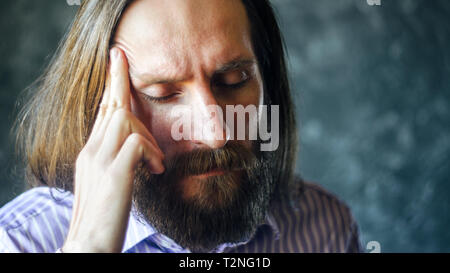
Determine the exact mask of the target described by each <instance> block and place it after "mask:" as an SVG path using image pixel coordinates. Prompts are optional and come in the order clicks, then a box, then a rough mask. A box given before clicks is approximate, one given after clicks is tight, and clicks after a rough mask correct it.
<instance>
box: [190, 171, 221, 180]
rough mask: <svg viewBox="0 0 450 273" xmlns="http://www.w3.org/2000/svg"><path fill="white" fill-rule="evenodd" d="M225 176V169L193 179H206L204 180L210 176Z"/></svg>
mask: <svg viewBox="0 0 450 273" xmlns="http://www.w3.org/2000/svg"><path fill="white" fill-rule="evenodd" d="M224 174H225V170H223V169H213V170H211V171H209V172H206V173H202V174H199V175H193V176H192V178H196V179H204V178H208V177H210V176H219V175H224Z"/></svg>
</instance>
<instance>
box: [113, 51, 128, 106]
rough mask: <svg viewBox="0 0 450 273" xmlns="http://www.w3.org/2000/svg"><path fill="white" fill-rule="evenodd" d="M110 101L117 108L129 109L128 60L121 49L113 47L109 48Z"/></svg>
mask: <svg viewBox="0 0 450 273" xmlns="http://www.w3.org/2000/svg"><path fill="white" fill-rule="evenodd" d="M111 56H112V66H111V68H112V69H111V100H112V101H111V102H112V103H114V102H115V103H116V105H117V107H118V108H121V107H123V108H125V109H126V110H128V111H131V105H130V101H131V100H130V96H131V93H130V79H129V76H128V62H127V61H126V58H125V55H124V54H123V52H122V50H120V49H119V48H117V47H114V48H113V49H112V50H111Z"/></svg>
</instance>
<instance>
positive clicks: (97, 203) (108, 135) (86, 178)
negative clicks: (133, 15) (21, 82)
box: [62, 48, 164, 252]
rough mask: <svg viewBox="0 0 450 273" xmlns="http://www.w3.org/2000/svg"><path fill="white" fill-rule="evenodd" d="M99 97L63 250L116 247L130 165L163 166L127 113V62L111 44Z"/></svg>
mask: <svg viewBox="0 0 450 273" xmlns="http://www.w3.org/2000/svg"><path fill="white" fill-rule="evenodd" d="M110 55H111V56H110V60H111V61H110V62H111V63H110V68H109V75H108V77H107V81H106V87H105V90H104V94H103V98H102V103H101V104H100V110H99V112H98V115H97V117H96V121H95V124H94V126H93V129H92V132H91V135H90V136H89V139H88V141H87V143H86V145H85V146H84V147H83V149H82V151H81V152H80V154H79V155H78V158H77V161H76V167H75V182H74V183H75V185H74V186H75V187H74V205H73V212H72V220H71V223H70V228H69V232H68V235H67V238H66V241H65V243H64V246H63V248H62V251H63V252H120V251H121V250H122V246H123V242H124V238H125V232H126V230H127V224H128V218H129V213H130V209H131V200H132V192H133V182H134V174H135V169H136V167H137V165H138V163H139V162H141V161H142V160H144V161H145V162H147V164H148V167H149V170H150V171H151V172H152V173H162V172H164V166H163V163H162V160H163V158H164V155H163V153H162V151H161V150H160V149H159V147H158V144H157V143H156V140H155V139H154V138H153V136H152V135H151V134H150V132H149V131H148V130H147V128H146V127H145V126H144V124H142V122H140V121H139V119H138V118H137V117H135V116H134V115H133V114H132V113H131V106H130V101H131V93H130V86H129V82H130V81H129V77H128V63H127V60H126V57H125V54H123V52H122V51H121V50H120V49H118V48H113V49H112V50H111V53H110Z"/></svg>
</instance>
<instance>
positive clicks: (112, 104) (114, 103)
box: [98, 48, 129, 140]
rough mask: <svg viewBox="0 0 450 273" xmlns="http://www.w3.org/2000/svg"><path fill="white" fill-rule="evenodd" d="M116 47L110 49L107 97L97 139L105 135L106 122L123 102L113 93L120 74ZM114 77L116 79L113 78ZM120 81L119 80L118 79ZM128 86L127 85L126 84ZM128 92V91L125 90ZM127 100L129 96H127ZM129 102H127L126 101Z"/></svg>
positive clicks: (115, 90)
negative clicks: (118, 72)
mask: <svg viewBox="0 0 450 273" xmlns="http://www.w3.org/2000/svg"><path fill="white" fill-rule="evenodd" d="M118 52H119V50H118V49H117V48H113V49H111V51H110V54H109V55H110V58H109V59H110V65H109V70H108V72H109V73H108V97H107V99H106V100H105V102H106V103H105V104H104V108H105V110H104V118H103V121H102V123H101V125H99V129H98V132H99V133H98V139H100V140H101V139H103V137H104V135H105V131H106V128H107V127H108V124H109V122H110V120H111V118H112V116H113V114H114V112H115V111H116V110H117V109H118V108H119V107H120V105H122V104H123V103H122V102H121V101H120V99H118V96H117V94H113V92H116V93H117V92H118V88H115V85H116V84H117V82H118V81H119V80H117V77H120V75H118V74H117V71H116V70H117V66H120V64H118V62H120V61H121V60H120V58H118V55H117V54H120V52H119V53H118ZM126 77H127V78H128V75H126ZM114 79H116V80H114ZM119 82H120V81H119ZM128 88H129V86H128ZM127 92H129V91H127ZM128 101H129V98H128ZM128 104H129V102H128Z"/></svg>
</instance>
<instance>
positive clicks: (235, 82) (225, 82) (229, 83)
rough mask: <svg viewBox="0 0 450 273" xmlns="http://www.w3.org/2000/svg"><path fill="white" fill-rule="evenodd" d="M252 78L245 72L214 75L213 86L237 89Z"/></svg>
mask: <svg viewBox="0 0 450 273" xmlns="http://www.w3.org/2000/svg"><path fill="white" fill-rule="evenodd" d="M251 78H252V75H251V73H249V72H248V71H245V70H239V71H238V70H235V71H230V72H227V73H223V74H218V75H215V77H214V78H213V84H214V86H217V87H219V88H226V89H239V88H241V87H243V86H244V85H245V84H246V83H247V82H248V81H249V80H250V79H251Z"/></svg>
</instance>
